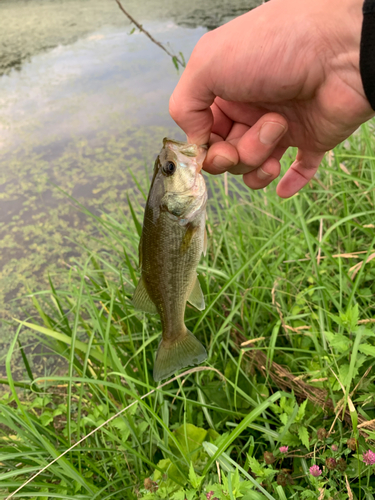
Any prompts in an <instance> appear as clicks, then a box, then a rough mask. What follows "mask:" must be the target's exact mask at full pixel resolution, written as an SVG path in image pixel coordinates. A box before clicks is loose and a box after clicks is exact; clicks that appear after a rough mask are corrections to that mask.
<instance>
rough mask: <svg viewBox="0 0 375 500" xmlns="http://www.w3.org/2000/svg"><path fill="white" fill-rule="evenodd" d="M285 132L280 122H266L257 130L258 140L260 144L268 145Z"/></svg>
mask: <svg viewBox="0 0 375 500" xmlns="http://www.w3.org/2000/svg"><path fill="white" fill-rule="evenodd" d="M284 132H285V127H284V126H283V125H281V124H280V123H276V122H266V123H265V124H264V125H262V127H261V129H260V131H259V140H260V142H261V143H262V144H265V145H266V146H270V145H271V144H273V143H274V142H276V141H277V139H279V138H280V137H281V136H282V135H283V133H284Z"/></svg>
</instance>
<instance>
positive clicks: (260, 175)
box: [257, 167, 272, 181]
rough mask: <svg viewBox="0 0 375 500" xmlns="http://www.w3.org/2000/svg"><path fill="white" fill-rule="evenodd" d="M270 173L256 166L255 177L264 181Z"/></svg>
mask: <svg viewBox="0 0 375 500" xmlns="http://www.w3.org/2000/svg"><path fill="white" fill-rule="evenodd" d="M271 175H272V174H269V173H268V172H266V171H265V170H263V168H262V167H259V168H257V177H258V179H261V180H262V181H264V180H265V179H269V178H270V177H271Z"/></svg>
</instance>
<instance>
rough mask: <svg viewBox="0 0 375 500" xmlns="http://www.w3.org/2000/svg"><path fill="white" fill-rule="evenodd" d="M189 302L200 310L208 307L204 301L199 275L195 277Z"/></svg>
mask: <svg viewBox="0 0 375 500" xmlns="http://www.w3.org/2000/svg"><path fill="white" fill-rule="evenodd" d="M188 302H190V304H191V305H192V306H194V307H196V308H197V309H198V311H203V309H204V308H205V307H206V304H205V303H204V296H203V292H202V289H201V286H200V284H199V281H198V276H197V277H196V279H195V283H194V286H193V288H192V290H191V292H190V295H189V298H188Z"/></svg>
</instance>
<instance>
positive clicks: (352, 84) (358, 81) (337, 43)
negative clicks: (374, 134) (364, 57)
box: [323, 0, 374, 122]
mask: <svg viewBox="0 0 375 500" xmlns="http://www.w3.org/2000/svg"><path fill="white" fill-rule="evenodd" d="M323 4H326V2H325V1H324V0H323ZM362 8H363V0H333V1H332V3H331V2H330V4H329V21H328V22H327V23H326V24H325V28H324V31H325V35H326V37H327V39H329V40H330V42H331V43H330V47H329V48H328V52H329V53H330V57H329V67H330V70H331V72H332V74H335V75H336V76H338V77H339V78H340V79H341V81H342V82H344V83H345V84H346V86H347V87H349V88H351V89H352V90H353V91H354V92H355V93H356V94H357V95H358V96H359V97H360V98H361V99H360V101H361V106H359V107H358V108H357V113H356V114H357V115H358V118H359V119H360V120H361V122H363V121H366V120H368V119H370V118H371V117H372V116H374V112H373V109H372V108H371V106H370V102H369V100H368V98H367V96H366V93H365V90H364V86H363V83H362V77H361V71H360V45H361V32H362V26H363V18H364V16H363V12H362ZM332 34H333V36H332ZM356 105H358V102H357V103H356ZM352 111H354V110H352Z"/></svg>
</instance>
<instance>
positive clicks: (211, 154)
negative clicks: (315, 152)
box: [204, 113, 287, 179]
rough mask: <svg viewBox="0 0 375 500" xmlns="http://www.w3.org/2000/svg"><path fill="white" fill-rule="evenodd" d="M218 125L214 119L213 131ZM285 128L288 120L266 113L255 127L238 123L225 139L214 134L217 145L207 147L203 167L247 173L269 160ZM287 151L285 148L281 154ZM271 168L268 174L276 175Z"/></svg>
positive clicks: (217, 172)
mask: <svg viewBox="0 0 375 500" xmlns="http://www.w3.org/2000/svg"><path fill="white" fill-rule="evenodd" d="M215 114H216V113H215ZM217 128H218V127H217V123H216V122H215V125H214V130H216V129H217ZM286 131H287V122H286V120H285V118H284V117H283V116H281V115H279V114H277V113H266V114H264V115H263V116H262V117H261V118H260V119H259V120H258V121H257V122H256V123H255V124H254V125H253V126H252V127H250V126H248V125H246V124H243V123H235V124H233V126H232V128H231V130H230V132H229V133H228V135H227V137H226V140H225V141H224V140H222V141H220V140H218V139H217V137H218V136H217V135H216V134H215V135H214V140H211V142H214V144H212V146H211V147H210V148H209V150H208V154H207V158H206V160H205V164H204V169H205V170H206V171H208V172H210V173H212V174H219V173H222V172H225V171H227V170H228V171H229V172H231V173H233V174H248V173H249V172H251V171H253V170H255V169H257V168H258V167H260V166H261V165H263V164H264V163H265V162H266V161H267V160H268V158H269V157H270V156H271V155H272V153H273V151H274V150H275V148H276V147H277V144H278V143H279V141H280V139H281V138H282V137H283V135H284V134H285V133H286ZM284 151H285V148H284V149H283V151H282V153H281V154H283V152H284ZM278 159H279V158H278ZM271 163H272V162H271ZM270 165H271V164H270ZM268 166H269V165H268ZM266 171H267V169H266ZM271 171H272V172H269V173H270V174H272V178H274V177H273V175H274V173H275V168H274V167H272V168H271ZM260 175H262V174H260ZM251 178H252V176H250V177H249V179H251Z"/></svg>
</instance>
